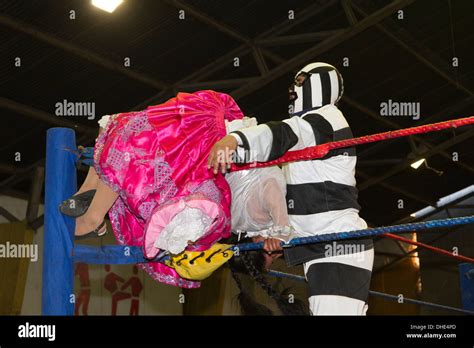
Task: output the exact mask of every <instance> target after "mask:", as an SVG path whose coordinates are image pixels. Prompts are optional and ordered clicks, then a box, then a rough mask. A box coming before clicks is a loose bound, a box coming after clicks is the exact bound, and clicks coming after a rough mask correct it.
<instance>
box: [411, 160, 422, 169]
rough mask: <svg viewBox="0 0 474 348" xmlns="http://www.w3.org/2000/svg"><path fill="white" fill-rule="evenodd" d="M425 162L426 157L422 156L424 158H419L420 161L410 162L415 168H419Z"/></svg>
mask: <svg viewBox="0 0 474 348" xmlns="http://www.w3.org/2000/svg"><path fill="white" fill-rule="evenodd" d="M423 162H425V159H424V158H422V159H420V160H418V161H415V162H413V163H412V164H410V166H411V167H412V168H413V169H418V168H419V167H420V166H421V165H422V164H423Z"/></svg>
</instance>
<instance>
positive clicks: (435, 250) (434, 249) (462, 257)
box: [382, 233, 474, 263]
mask: <svg viewBox="0 0 474 348" xmlns="http://www.w3.org/2000/svg"><path fill="white" fill-rule="evenodd" d="M382 236H384V237H388V238H391V239H396V240H399V241H401V242H404V243H408V244H412V245H416V246H418V247H420V248H425V249H428V250H431V251H434V252H435V253H438V254H443V255H447V256H451V257H454V258H455V259H457V260H460V261H464V262H471V263H474V259H473V258H471V257H467V256H463V255H454V254H453V253H452V252H450V251H447V250H444V249H440V248H436V247H434V246H431V245H428V244H424V243H420V242H415V241H414V240H410V239H407V238H404V237H400V236H397V235H396V234H392V233H384V234H382Z"/></svg>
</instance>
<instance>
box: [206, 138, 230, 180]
mask: <svg viewBox="0 0 474 348" xmlns="http://www.w3.org/2000/svg"><path fill="white" fill-rule="evenodd" d="M237 145H238V144H237V139H235V138H234V137H233V136H232V135H226V136H225V137H223V138H222V139H221V140H219V141H218V142H217V143H215V144H214V146H213V147H212V149H211V153H210V154H209V160H208V161H207V168H208V169H211V168H212V169H213V171H214V174H217V173H218V171H219V166H220V167H221V172H222V173H223V174H224V173H225V172H226V171H227V169H229V168H230V165H231V164H232V155H233V153H234V152H235V150H236V149H237Z"/></svg>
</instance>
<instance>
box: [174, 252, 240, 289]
mask: <svg viewBox="0 0 474 348" xmlns="http://www.w3.org/2000/svg"><path fill="white" fill-rule="evenodd" d="M230 247H232V245H230V244H219V243H215V244H213V245H212V246H211V247H210V248H209V249H207V250H204V251H183V252H182V253H180V254H178V255H175V256H172V257H171V258H170V259H169V260H166V261H165V264H166V265H167V266H169V267H171V268H173V269H174V270H175V271H176V272H177V273H178V274H179V275H180V276H181V277H183V278H185V279H190V280H203V279H206V278H207V277H209V276H210V275H211V274H212V272H214V271H215V270H216V269H218V268H219V267H220V266H222V265H223V264H224V263H226V262H227V261H228V260H229V259H230V258H231V257H232V256H233V255H234V252H233V251H232V250H231V249H230Z"/></svg>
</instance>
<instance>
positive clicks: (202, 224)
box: [154, 207, 212, 254]
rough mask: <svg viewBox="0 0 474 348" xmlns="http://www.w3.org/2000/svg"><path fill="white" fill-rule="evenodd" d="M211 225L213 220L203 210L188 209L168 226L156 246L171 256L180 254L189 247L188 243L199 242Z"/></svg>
mask: <svg viewBox="0 0 474 348" xmlns="http://www.w3.org/2000/svg"><path fill="white" fill-rule="evenodd" d="M211 225H212V219H211V218H210V217H209V216H207V215H206V214H205V213H203V212H202V211H201V209H197V208H190V207H186V208H185V209H183V210H182V211H181V212H179V213H178V214H176V215H175V216H174V217H173V219H172V220H171V221H170V222H169V224H168V225H166V227H165V228H164V229H163V230H162V231H161V233H160V234H159V235H158V238H157V239H156V240H155V244H154V245H155V247H156V248H158V249H161V250H168V251H169V252H170V253H171V254H179V253H180V252H182V251H184V249H185V248H186V247H187V246H188V241H191V242H195V241H197V240H198V239H199V238H201V237H202V236H204V234H205V233H206V231H207V230H208V229H209V227H210V226H211Z"/></svg>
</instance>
